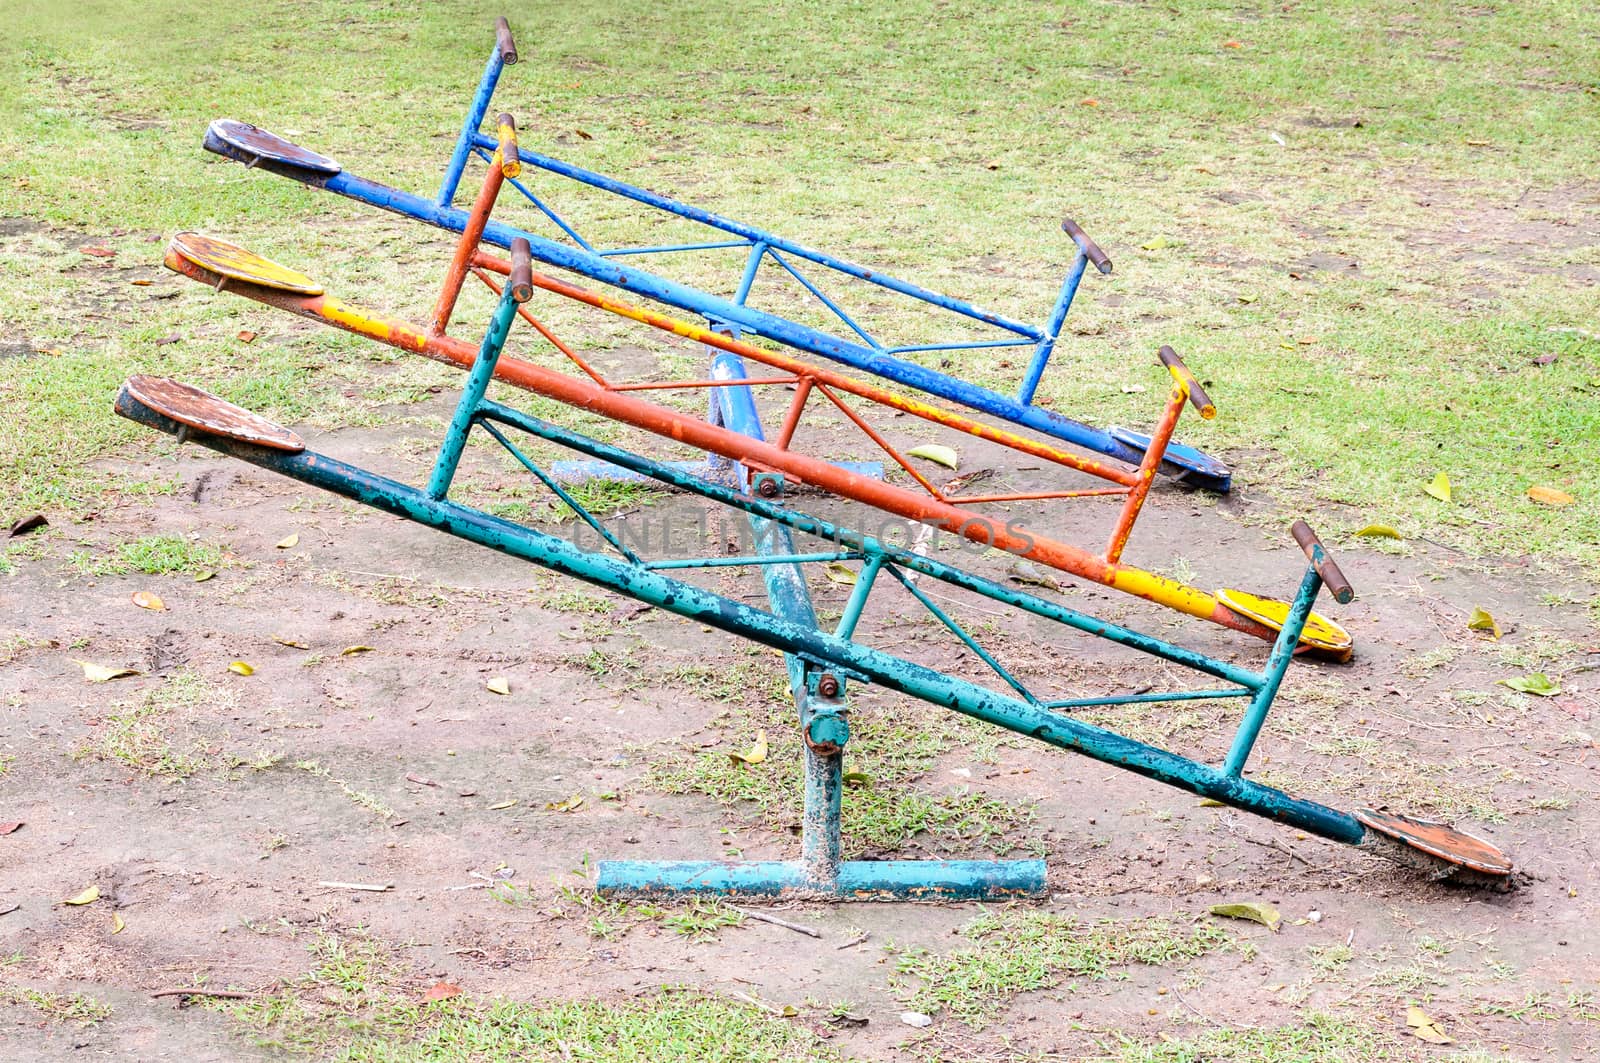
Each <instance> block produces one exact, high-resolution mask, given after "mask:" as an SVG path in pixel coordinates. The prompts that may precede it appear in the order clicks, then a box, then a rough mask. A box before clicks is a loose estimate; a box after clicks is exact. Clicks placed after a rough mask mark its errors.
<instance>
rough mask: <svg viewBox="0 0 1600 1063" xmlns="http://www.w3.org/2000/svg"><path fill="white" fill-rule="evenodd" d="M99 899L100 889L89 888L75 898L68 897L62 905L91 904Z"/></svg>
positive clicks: (96, 887)
mask: <svg viewBox="0 0 1600 1063" xmlns="http://www.w3.org/2000/svg"><path fill="white" fill-rule="evenodd" d="M99 899H100V887H99V886H90V887H89V888H88V889H86V890H84V891H83V892H82V893H80V894H78V895H77V896H75V897H68V898H67V899H66V900H65V901H63V902H62V903H63V904H93V903H94V902H95V901H98V900H99Z"/></svg>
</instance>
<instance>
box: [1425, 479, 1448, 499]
mask: <svg viewBox="0 0 1600 1063" xmlns="http://www.w3.org/2000/svg"><path fill="white" fill-rule="evenodd" d="M1422 490H1423V491H1424V492H1426V493H1427V494H1430V495H1432V496H1433V497H1434V498H1437V499H1438V500H1439V501H1441V502H1448V501H1450V477H1449V476H1446V475H1445V474H1444V473H1442V472H1441V473H1437V474H1436V475H1435V476H1434V478H1433V480H1432V482H1430V483H1429V484H1428V486H1426V487H1424V488H1423V489H1422Z"/></svg>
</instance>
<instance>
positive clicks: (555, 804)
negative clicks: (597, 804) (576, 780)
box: [544, 794, 583, 812]
mask: <svg viewBox="0 0 1600 1063" xmlns="http://www.w3.org/2000/svg"><path fill="white" fill-rule="evenodd" d="M581 804H583V795H582V794H573V795H572V796H571V797H569V798H567V799H566V800H565V801H551V802H550V803H549V804H547V805H545V806H544V807H545V808H546V809H548V810H549V811H551V812H576V811H577V810H578V806H579V805H581Z"/></svg>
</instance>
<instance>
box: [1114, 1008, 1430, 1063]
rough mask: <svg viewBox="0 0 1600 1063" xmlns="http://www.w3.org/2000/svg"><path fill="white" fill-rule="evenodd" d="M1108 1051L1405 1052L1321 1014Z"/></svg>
mask: <svg viewBox="0 0 1600 1063" xmlns="http://www.w3.org/2000/svg"><path fill="white" fill-rule="evenodd" d="M1105 1047H1106V1048H1107V1052H1106V1054H1105V1055H1104V1056H1101V1057H1099V1058H1100V1059H1101V1060H1103V1061H1105V1063H1222V1061H1223V1060H1239V1061H1241V1063H1246V1061H1247V1063H1382V1061H1384V1060H1389V1059H1394V1058H1396V1052H1397V1051H1398V1050H1399V1046H1398V1045H1397V1044H1396V1042H1395V1039H1394V1037H1392V1036H1391V1035H1389V1034H1387V1033H1385V1032H1383V1031H1380V1030H1376V1029H1374V1028H1373V1027H1371V1026H1368V1025H1366V1024H1364V1023H1361V1022H1358V1021H1355V1020H1352V1019H1348V1018H1343V1017H1339V1016H1333V1015H1320V1014H1313V1015H1311V1016H1310V1017H1309V1018H1308V1019H1307V1020H1306V1021H1305V1022H1303V1023H1296V1024H1294V1025H1292V1026H1276V1027H1256V1028H1249V1029H1227V1028H1221V1029H1211V1030H1206V1031H1204V1032H1202V1033H1200V1034H1198V1035H1196V1036H1194V1037H1192V1038H1180V1037H1172V1036H1170V1035H1169V1036H1166V1037H1163V1039H1162V1040H1161V1041H1160V1042H1158V1043H1155V1044H1143V1043H1139V1042H1135V1041H1133V1040H1131V1039H1128V1038H1119V1039H1118V1041H1117V1042H1116V1043H1114V1044H1111V1045H1107V1046H1105Z"/></svg>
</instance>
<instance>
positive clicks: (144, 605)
mask: <svg viewBox="0 0 1600 1063" xmlns="http://www.w3.org/2000/svg"><path fill="white" fill-rule="evenodd" d="M133 604H134V605H137V606H138V607H139V608H140V609H154V610H155V611H157V612H160V611H161V610H163V609H165V608H166V607H167V603H166V602H163V601H162V600H161V598H160V596H159V595H157V594H155V593H154V592H153V591H134V592H133Z"/></svg>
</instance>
